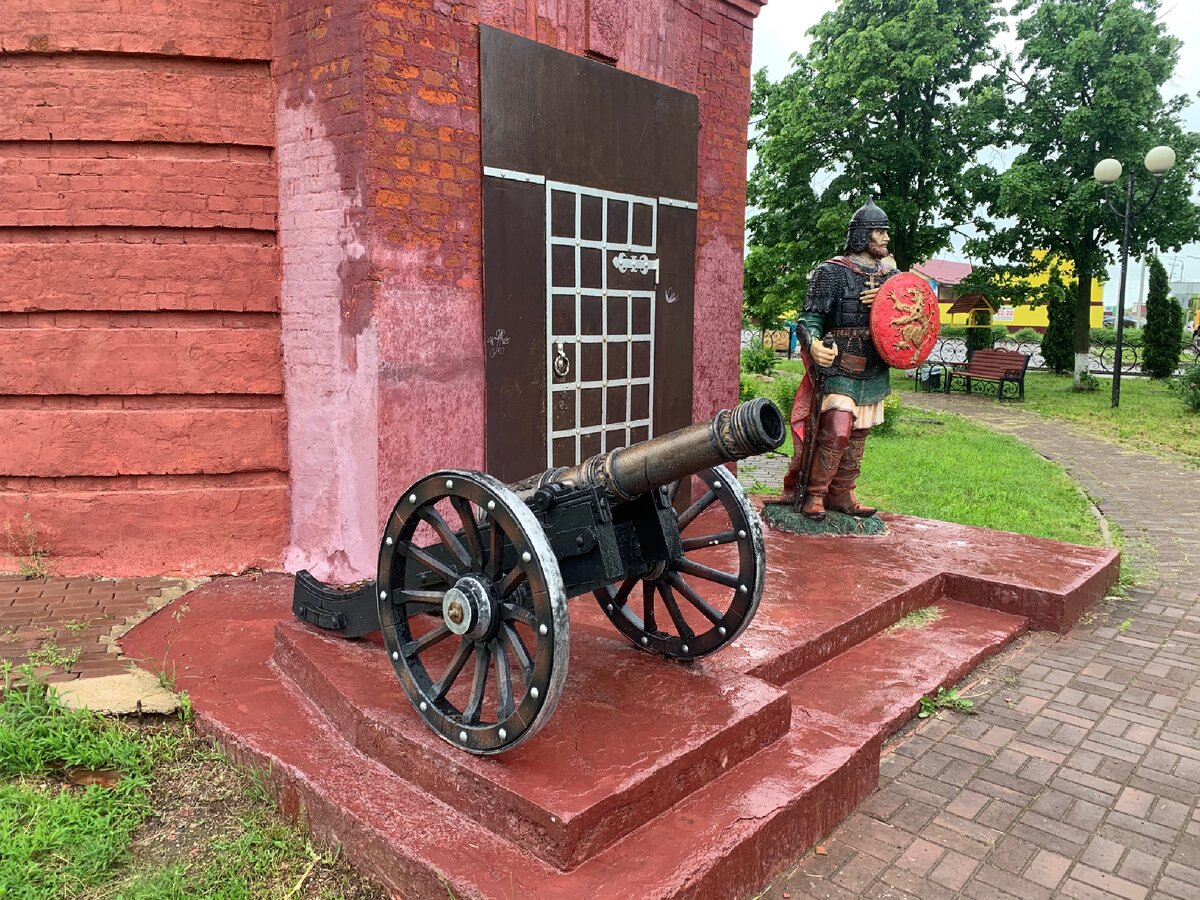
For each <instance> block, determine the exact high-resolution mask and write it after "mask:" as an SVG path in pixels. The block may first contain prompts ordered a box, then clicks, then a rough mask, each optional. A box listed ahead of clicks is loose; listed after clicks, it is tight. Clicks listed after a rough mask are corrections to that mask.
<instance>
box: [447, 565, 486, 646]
mask: <svg viewBox="0 0 1200 900" xmlns="http://www.w3.org/2000/svg"><path fill="white" fill-rule="evenodd" d="M495 604H496V601H495V599H494V598H493V597H492V592H491V590H489V589H488V586H487V585H486V584H484V582H482V581H481V580H480V579H478V578H476V577H475V576H473V575H464V576H463V577H462V578H460V579H459V580H458V581H457V582H456V583H455V585H454V587H452V588H450V590H448V591H446V593H445V595H444V596H443V597H442V618H443V619H444V620H445V622H446V627H447V628H449V629H450V630H451V631H452V632H453V633H454V634H461V635H463V636H464V637H467V638H470V639H472V640H479V639H480V638H483V637H484V636H485V635H486V634H487V633H488V631H489V630H490V629H491V626H492V619H493V618H494V616H493V613H494V612H495Z"/></svg>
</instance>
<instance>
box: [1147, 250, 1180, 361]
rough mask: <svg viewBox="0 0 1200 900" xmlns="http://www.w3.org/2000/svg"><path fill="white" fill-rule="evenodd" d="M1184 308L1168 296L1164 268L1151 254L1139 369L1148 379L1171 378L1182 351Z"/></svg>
mask: <svg viewBox="0 0 1200 900" xmlns="http://www.w3.org/2000/svg"><path fill="white" fill-rule="evenodd" d="M1182 336H1183V307H1181V306H1180V305H1179V304H1178V303H1176V302H1175V298H1174V297H1172V296H1171V287H1170V284H1169V283H1168V281H1167V270H1166V269H1164V268H1163V264H1162V263H1161V262H1159V259H1158V257H1157V256H1151V257H1150V288H1149V291H1148V293H1147V294H1146V329H1145V331H1144V333H1143V335H1142V337H1143V340H1144V341H1145V347H1146V350H1145V353H1146V355H1145V358H1144V360H1143V361H1142V368H1143V369H1145V370H1146V372H1147V373H1149V375H1150V377H1151V378H1170V377H1171V376H1172V375H1174V374H1175V369H1176V368H1178V366H1179V357H1180V354H1181V351H1182V349H1183V348H1182V346H1181V340H1182Z"/></svg>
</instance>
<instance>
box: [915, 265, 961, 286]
mask: <svg viewBox="0 0 1200 900" xmlns="http://www.w3.org/2000/svg"><path fill="white" fill-rule="evenodd" d="M912 268H913V271H914V272H916V273H917V274H918V275H923V276H925V277H926V278H932V279H933V280H934V281H936V282H937V283H938V284H958V283H959V282H960V281H962V280H963V279H964V278H966V277H967V276H968V275H970V274H971V269H972V266H971V264H970V263H961V262H951V261H950V260H948V259H931V260H929V261H928V262H923V263H917V264H916V265H915V266H913V267H912Z"/></svg>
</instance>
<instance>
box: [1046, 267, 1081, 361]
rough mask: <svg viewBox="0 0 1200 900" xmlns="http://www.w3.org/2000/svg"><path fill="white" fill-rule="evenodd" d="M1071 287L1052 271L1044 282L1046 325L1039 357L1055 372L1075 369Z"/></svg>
mask: <svg viewBox="0 0 1200 900" xmlns="http://www.w3.org/2000/svg"><path fill="white" fill-rule="evenodd" d="M1073 293H1074V292H1073V291H1072V290H1071V288H1070V287H1069V286H1068V285H1066V284H1064V283H1063V282H1062V280H1061V279H1060V278H1059V277H1058V276H1057V275H1055V276H1054V277H1053V278H1051V279H1050V281H1049V282H1048V283H1047V284H1046V289H1045V291H1044V295H1045V297H1046V316H1047V318H1048V319H1049V325H1048V326H1047V328H1046V333H1045V334H1044V335H1043V336H1042V358H1043V359H1045V360H1046V368H1048V369H1049V370H1050V371H1051V372H1054V373H1055V374H1057V375H1065V374H1067V373H1068V372H1074V371H1075V297H1074V296H1073Z"/></svg>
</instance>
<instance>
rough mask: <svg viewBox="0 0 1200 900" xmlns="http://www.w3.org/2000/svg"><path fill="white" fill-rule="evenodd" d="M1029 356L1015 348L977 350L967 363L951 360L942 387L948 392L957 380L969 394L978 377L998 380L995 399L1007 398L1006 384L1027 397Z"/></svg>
mask: <svg viewBox="0 0 1200 900" xmlns="http://www.w3.org/2000/svg"><path fill="white" fill-rule="evenodd" d="M1027 368H1029V357H1028V356H1026V355H1025V354H1024V353H1018V352H1017V351H1016V350H976V351H975V352H974V353H972V354H971V358H970V359H968V360H967V361H966V362H965V363H952V364H951V365H950V367H949V368H948V369H947V370H946V383H945V385H944V386H943V390H944V391H945V392H946V393H947V394H948V393H950V391H951V390H952V388H953V385H954V384H955V382H956V381H957V383H958V386H959V387H961V388H963V390H965V391H966V392H967V393H968V394H969V393H971V384H972V383H973V382H976V381H980V382H984V383H992V382H994V383H995V384H996V399H997V400H1003V399H1004V387H1005V385H1012V386H1013V387H1015V388H1016V394H1017V397H1018V398H1019V399H1021V400H1024V399H1025V370H1026V369H1027Z"/></svg>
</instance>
